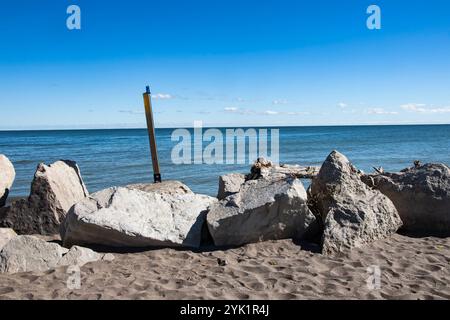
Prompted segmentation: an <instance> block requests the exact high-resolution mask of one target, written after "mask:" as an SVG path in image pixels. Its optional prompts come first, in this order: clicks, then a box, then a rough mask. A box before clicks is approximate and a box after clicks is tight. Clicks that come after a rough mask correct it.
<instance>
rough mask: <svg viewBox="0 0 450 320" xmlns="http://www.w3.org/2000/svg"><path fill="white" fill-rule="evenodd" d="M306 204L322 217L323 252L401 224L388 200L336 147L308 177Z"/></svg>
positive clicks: (335, 250) (359, 242)
mask: <svg viewBox="0 0 450 320" xmlns="http://www.w3.org/2000/svg"><path fill="white" fill-rule="evenodd" d="M310 204H311V206H312V209H313V211H314V212H315V213H316V215H317V216H319V217H320V219H321V220H322V224H323V229H324V230H323V235H322V253H323V254H335V253H339V252H341V251H344V250H347V249H351V248H354V247H361V246H363V245H365V244H368V243H371V242H373V241H375V240H378V239H383V238H386V237H388V236H389V235H391V234H392V233H395V232H396V231H397V229H398V228H399V227H400V226H401V225H402V222H401V220H400V217H399V215H398V212H397V209H396V208H395V206H394V204H393V203H392V201H391V200H389V199H388V198H387V197H386V196H385V195H383V194H382V193H381V192H379V191H377V190H372V189H370V188H369V187H368V186H367V185H366V184H365V183H363V182H362V181H361V178H360V173H359V171H358V170H357V169H356V168H355V167H354V166H353V165H352V164H351V163H350V161H349V160H348V159H347V158H346V157H345V156H344V155H343V154H341V153H339V152H337V151H333V152H331V154H330V155H329V156H328V157H327V159H326V160H325V162H324V163H323V165H322V167H321V169H320V171H319V174H318V175H317V176H316V177H315V178H314V179H313V180H312V184H311V189H310Z"/></svg>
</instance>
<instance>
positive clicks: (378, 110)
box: [367, 108, 398, 115]
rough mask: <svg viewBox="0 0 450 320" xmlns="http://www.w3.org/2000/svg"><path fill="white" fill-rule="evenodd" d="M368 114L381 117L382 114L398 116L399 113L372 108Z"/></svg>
mask: <svg viewBox="0 0 450 320" xmlns="http://www.w3.org/2000/svg"><path fill="white" fill-rule="evenodd" d="M367 113H368V114H378V115H381V114H398V112H397V111H387V110H384V109H383V108H371V109H368V110H367Z"/></svg>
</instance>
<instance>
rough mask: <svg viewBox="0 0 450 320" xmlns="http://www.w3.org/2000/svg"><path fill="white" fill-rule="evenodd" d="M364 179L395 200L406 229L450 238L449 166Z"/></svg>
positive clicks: (378, 175) (368, 176)
mask: <svg viewBox="0 0 450 320" xmlns="http://www.w3.org/2000/svg"><path fill="white" fill-rule="evenodd" d="M363 180H364V182H366V183H367V184H368V185H369V186H370V187H372V188H375V189H377V190H379V191H381V192H382V193H383V194H384V195H386V196H387V197H388V198H389V199H391V200H392V202H393V203H394V205H395V207H396V208H397V210H398V213H399V215H400V218H401V219H402V221H403V227H402V229H403V230H405V231H407V232H411V233H417V234H423V235H434V236H450V168H449V167H448V166H446V165H445V164H432V163H429V164H424V165H419V166H415V167H412V168H408V169H405V170H402V171H401V172H398V173H388V172H384V173H381V174H375V175H367V176H364V177H363Z"/></svg>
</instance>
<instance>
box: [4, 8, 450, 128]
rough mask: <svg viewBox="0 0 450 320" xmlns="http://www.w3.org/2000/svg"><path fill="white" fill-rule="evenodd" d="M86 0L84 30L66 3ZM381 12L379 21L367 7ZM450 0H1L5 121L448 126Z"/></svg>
mask: <svg viewBox="0 0 450 320" xmlns="http://www.w3.org/2000/svg"><path fill="white" fill-rule="evenodd" d="M71 4H76V5H78V6H79V7H80V8H81V30H68V29H67V27H66V18H67V17H68V15H67V14H66V9H67V7H68V6H69V5H71ZM371 4H376V5H378V6H379V7H380V8H381V19H382V20H381V21H382V28H381V30H369V29H368V28H367V27H366V19H367V17H368V15H367V13H366V9H367V7H368V6H369V5H371ZM449 12H450V2H449V1H446V0H434V1H414V0H410V1H401V0H396V1H393V0H389V1H379V0H372V1H365V0H345V1H343V0H342V1H324V0H318V1H300V0H296V1H283V0H279V1H262V0H260V1H252V0H247V1H245V0H241V1H235V0H227V1H222V0H216V1H211V0H209V1H203V0H202V1H197V0H192V1H171V0H169V1H168V0H164V1H162V0H159V1H148V0H147V1H137V0H135V1H134V0H128V1H99V0H97V1H94V0H70V1H66V0H53V1H51V0H27V1H22V0H4V1H2V2H1V3H0V115H1V116H0V117H1V121H0V130H1V129H6V130H7V129H45V128H115V127H144V125H145V118H144V114H143V106H142V92H143V90H144V88H145V85H146V84H150V86H151V89H152V93H153V94H154V98H153V105H154V110H155V118H156V123H157V125H158V126H160V127H184V126H192V125H193V122H194V120H202V121H203V123H204V125H205V126H241V125H246V126H257V125H273V126H282V125H351V124H409V123H450V90H449V88H450V58H449V56H450V19H449Z"/></svg>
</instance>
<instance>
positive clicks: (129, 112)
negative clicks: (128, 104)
mask: <svg viewBox="0 0 450 320" xmlns="http://www.w3.org/2000/svg"><path fill="white" fill-rule="evenodd" d="M119 112H120V113H128V114H144V111H141V110H131V109H130V110H119Z"/></svg>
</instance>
